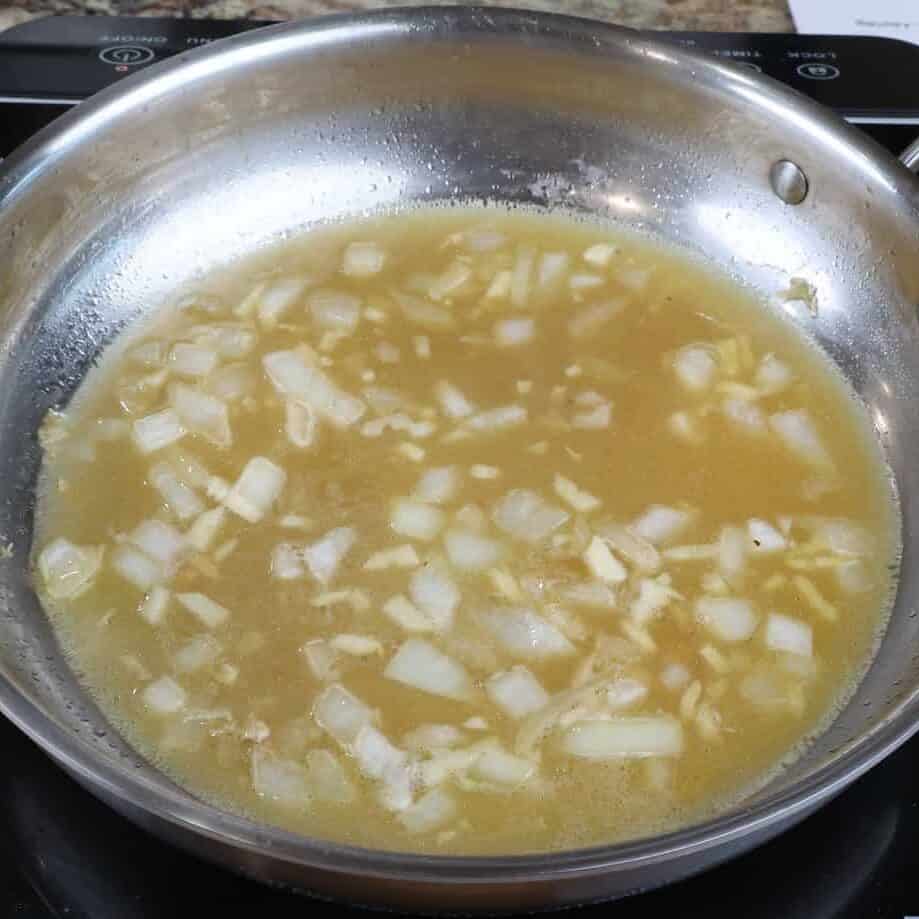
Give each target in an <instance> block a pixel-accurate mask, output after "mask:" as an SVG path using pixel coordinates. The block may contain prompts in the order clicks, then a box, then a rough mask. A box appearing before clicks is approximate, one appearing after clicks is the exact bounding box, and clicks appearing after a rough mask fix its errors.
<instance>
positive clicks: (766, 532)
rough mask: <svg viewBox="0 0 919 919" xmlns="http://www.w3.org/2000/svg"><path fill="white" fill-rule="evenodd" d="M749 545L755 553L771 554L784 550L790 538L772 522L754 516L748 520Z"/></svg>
mask: <svg viewBox="0 0 919 919" xmlns="http://www.w3.org/2000/svg"><path fill="white" fill-rule="evenodd" d="M747 545H748V548H749V550H750V551H751V552H752V553H753V554H754V555H771V554H772V553H773V552H783V551H784V550H785V549H786V548H787V547H788V540H787V539H785V537H784V536H783V535H782V533H781V532H780V531H779V530H777V529H776V528H775V527H774V526H773V525H772V524H771V523H768V522H767V521H765V520H759V519H757V518H755V517H754V518H753V519H752V520H748V521H747Z"/></svg>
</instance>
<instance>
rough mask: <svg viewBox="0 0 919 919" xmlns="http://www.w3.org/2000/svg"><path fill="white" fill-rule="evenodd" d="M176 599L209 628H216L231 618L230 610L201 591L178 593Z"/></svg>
mask: <svg viewBox="0 0 919 919" xmlns="http://www.w3.org/2000/svg"><path fill="white" fill-rule="evenodd" d="M176 600H178V601H179V603H180V604H181V605H182V606H184V607H185V609H187V610H188V611H189V612H190V613H191V614H192V615H193V616H196V617H197V618H198V619H199V620H200V621H201V622H202V623H203V624H204V625H206V626H207V627H208V628H209V629H216V628H217V627H218V626H220V625H222V624H223V623H224V622H226V620H227V619H229V618H230V611H229V610H228V609H227V608H226V607H225V606H221V605H220V604H219V603H216V602H215V601H214V600H212V599H211V598H210V597H207V596H205V595H204V594H201V593H185V594H176Z"/></svg>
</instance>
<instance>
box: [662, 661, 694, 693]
mask: <svg viewBox="0 0 919 919" xmlns="http://www.w3.org/2000/svg"><path fill="white" fill-rule="evenodd" d="M690 679H691V674H690V672H689V671H688V670H687V669H686V667H684V666H683V665H682V664H677V663H670V664H667V666H666V667H664V669H663V670H662V671H661V683H663V684H664V686H665V687H666V688H667V689H669V690H670V691H671V692H679V691H680V690H682V689H685V688H686V687H687V686H688V685H689V681H690Z"/></svg>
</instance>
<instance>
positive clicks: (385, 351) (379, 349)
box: [374, 341, 402, 364]
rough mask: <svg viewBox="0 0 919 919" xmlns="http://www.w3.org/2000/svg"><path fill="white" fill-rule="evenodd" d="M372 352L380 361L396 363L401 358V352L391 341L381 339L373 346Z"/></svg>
mask: <svg viewBox="0 0 919 919" xmlns="http://www.w3.org/2000/svg"><path fill="white" fill-rule="evenodd" d="M374 353H375V354H376V356H377V359H378V360H379V361H380V363H383V364H398V363H399V361H400V360H401V359H402V352H401V351H400V350H399V349H398V348H397V347H396V346H395V345H394V344H392V343H391V342H388V341H381V342H379V344H377V346H376V348H374Z"/></svg>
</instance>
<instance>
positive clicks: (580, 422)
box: [571, 402, 613, 431]
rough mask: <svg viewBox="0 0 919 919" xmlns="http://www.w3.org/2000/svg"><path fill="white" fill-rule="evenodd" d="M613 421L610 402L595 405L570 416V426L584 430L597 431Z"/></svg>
mask: <svg viewBox="0 0 919 919" xmlns="http://www.w3.org/2000/svg"><path fill="white" fill-rule="evenodd" d="M612 421H613V406H612V403H610V402H604V403H603V404H602V405H596V406H594V407H593V408H589V409H586V410H585V411H579V412H575V413H574V414H573V415H572V416H571V426H572V427H574V428H578V429H580V430H584V431H598V430H603V429H604V428H608V427H609V426H610V424H612Z"/></svg>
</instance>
